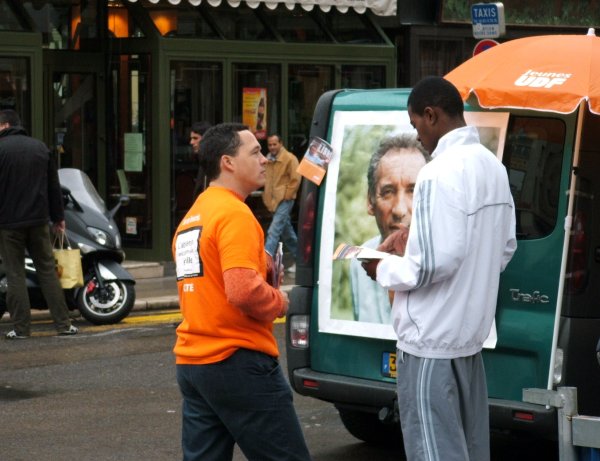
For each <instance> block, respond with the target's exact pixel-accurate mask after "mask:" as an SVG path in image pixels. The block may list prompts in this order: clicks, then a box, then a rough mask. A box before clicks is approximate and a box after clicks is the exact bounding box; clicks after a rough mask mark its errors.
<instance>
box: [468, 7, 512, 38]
mask: <svg viewBox="0 0 600 461" xmlns="http://www.w3.org/2000/svg"><path fill="white" fill-rule="evenodd" d="M471 22H472V23H473V37H474V38H480V39H481V38H498V37H501V36H502V35H504V34H505V33H506V23H505V21H504V5H503V4H502V3H500V2H496V3H474V4H473V5H471Z"/></svg>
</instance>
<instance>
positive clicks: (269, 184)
mask: <svg viewBox="0 0 600 461" xmlns="http://www.w3.org/2000/svg"><path fill="white" fill-rule="evenodd" d="M267 147H268V149H269V153H268V155H267V159H268V160H269V163H268V164H267V179H266V183H265V189H264V191H263V195H262V199H263V203H264V204H265V206H266V207H267V210H269V211H270V212H271V213H273V218H272V219H271V223H270V225H269V228H268V230H267V241H266V243H265V249H266V250H267V252H268V253H269V254H270V255H274V254H275V252H276V250H277V244H278V243H279V241H280V240H281V241H282V242H283V244H284V245H285V246H286V248H287V250H288V251H289V252H290V253H291V254H292V255H293V256H294V259H295V258H296V256H297V253H298V237H297V235H296V231H295V230H294V226H292V217H291V212H292V208H293V207H294V201H295V200H296V194H297V193H298V188H299V187H300V180H301V176H300V174H299V173H297V172H296V169H297V168H298V159H297V158H296V156H295V155H294V154H292V153H290V152H288V151H287V149H286V148H285V147H283V143H282V142H281V137H280V136H279V135H278V134H272V135H270V136H269V137H268V138H267ZM288 271H289V272H294V271H295V264H294V265H292V266H290V267H289V268H288Z"/></svg>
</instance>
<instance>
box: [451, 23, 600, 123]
mask: <svg viewBox="0 0 600 461" xmlns="http://www.w3.org/2000/svg"><path fill="white" fill-rule="evenodd" d="M445 78H446V79H447V80H449V81H451V82H452V83H453V84H454V85H455V86H456V87H457V88H458V90H459V91H460V93H461V95H462V97H463V99H464V100H466V99H467V98H468V97H469V95H470V94H474V95H475V96H476V97H477V99H478V100H479V104H480V106H482V107H485V108H489V109H491V108H500V107H505V108H519V109H534V110H543V111H550V112H560V113H565V114H567V113H571V112H573V111H575V110H576V109H577V107H578V106H579V104H580V102H582V101H584V100H587V101H588V107H589V109H590V111H592V112H593V113H595V114H600V37H596V36H595V34H594V29H590V30H589V31H588V34H587V35H541V36H534V37H526V38H521V39H517V40H511V41H508V42H504V43H502V44H500V45H497V46H494V47H492V48H489V49H487V50H485V51H484V52H482V53H480V54H478V55H476V56H474V57H473V58H471V59H469V60H468V61H466V62H465V63H463V64H461V65H459V66H458V67H456V68H455V69H454V70H453V71H451V72H450V73H448V74H447V75H446V76H445Z"/></svg>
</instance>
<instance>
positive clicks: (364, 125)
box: [318, 111, 508, 340]
mask: <svg viewBox="0 0 600 461" xmlns="http://www.w3.org/2000/svg"><path fill="white" fill-rule="evenodd" d="M492 115H493V117H491V118H490V117H488V114H482V113H477V114H475V113H471V114H470V115H469V122H468V123H469V124H473V125H476V126H477V125H481V127H482V128H483V130H482V132H481V137H482V142H483V143H484V144H485V145H486V146H487V147H488V148H490V150H492V151H493V152H494V153H495V154H496V155H497V156H498V157H501V155H502V149H503V145H504V138H505V136H506V125H507V121H508V114H506V115H500V116H496V115H495V114H492ZM416 137H417V133H416V130H414V128H412V126H411V125H410V121H409V117H408V112H406V111H386V112H383V111H373V112H366V111H361V112H343V111H338V112H336V113H335V114H334V122H333V129H332V137H331V141H330V144H331V146H332V147H333V150H334V152H335V155H334V156H333V158H332V160H331V162H330V164H329V167H328V172H327V176H328V177H327V181H326V182H325V184H324V186H322V187H324V190H325V199H324V208H323V214H322V216H323V222H322V225H321V236H320V237H321V253H320V254H321V257H320V262H319V292H318V293H319V294H318V296H319V306H320V309H319V331H321V332H328V333H335V334H343V335H351V336H362V337H370V338H381V339H391V340H395V339H396V336H395V333H394V331H393V328H392V324H391V302H392V299H393V294H392V293H389V292H388V291H387V290H384V289H383V288H382V287H381V286H380V285H379V284H377V283H376V282H374V281H372V280H371V279H370V278H369V277H368V276H367V274H366V273H365V271H364V270H363V268H362V266H361V264H360V261H359V260H358V259H356V258H341V259H337V260H334V259H333V254H334V251H335V250H336V248H338V247H339V245H340V244H343V243H347V244H350V245H360V246H362V247H366V248H371V249H375V248H376V247H377V246H378V245H379V243H380V242H381V241H382V238H385V237H387V235H389V234H390V233H392V232H393V231H395V230H396V229H397V223H399V222H402V223H403V224H405V225H407V226H410V221H411V218H412V192H413V187H414V183H415V181H416V177H417V174H418V172H419V170H420V169H421V168H422V167H423V166H424V165H425V163H426V161H427V159H428V155H427V154H426V153H425V154H424V152H423V150H422V146H421V145H420V143H418V142H417V141H416ZM484 138H485V139H484Z"/></svg>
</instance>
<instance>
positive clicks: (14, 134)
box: [0, 110, 77, 339]
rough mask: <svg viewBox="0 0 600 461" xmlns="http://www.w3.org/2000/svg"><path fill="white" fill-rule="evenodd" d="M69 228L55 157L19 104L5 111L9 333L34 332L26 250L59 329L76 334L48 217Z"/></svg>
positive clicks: (0, 146) (1, 234) (2, 220)
mask: <svg viewBox="0 0 600 461" xmlns="http://www.w3.org/2000/svg"><path fill="white" fill-rule="evenodd" d="M49 221H51V222H52V223H53V228H54V232H64V231H65V221H64V208H63V203H62V192H61V188H60V183H59V182H58V172H57V169H56V163H55V161H54V159H53V158H52V157H51V155H50V152H49V150H48V148H47V147H46V145H45V144H44V143H43V142H41V141H38V140H37V139H33V138H32V137H30V136H28V135H27V132H26V131H25V130H24V129H23V127H22V126H21V120H20V117H19V115H18V114H17V113H16V112H15V111H14V110H2V111H0V255H1V256H2V259H3V262H4V266H5V269H6V278H7V281H8V291H7V297H6V300H7V307H8V311H9V312H10V316H11V319H12V321H13V329H12V330H11V331H9V332H8V333H7V334H6V338H7V339H21V338H27V337H29V336H30V334H31V331H30V330H31V306H30V304H29V296H28V294H27V286H26V279H25V266H24V262H25V250H26V249H27V251H28V252H29V256H30V257H31V259H32V260H33V264H34V266H35V269H36V273H37V276H38V279H39V283H40V286H41V288H42V293H43V295H44V298H45V299H46V302H47V304H48V308H49V310H50V314H51V315H52V318H53V320H54V324H55V327H56V330H57V331H58V334H59V335H74V334H76V333H77V328H76V327H75V326H73V325H72V324H71V320H70V319H69V311H68V308H67V304H66V302H65V297H64V294H63V291H62V288H61V286H60V282H59V280H58V276H57V274H56V266H55V261H54V256H53V254H52V245H51V241H50V231H49V226H48V223H49Z"/></svg>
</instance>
